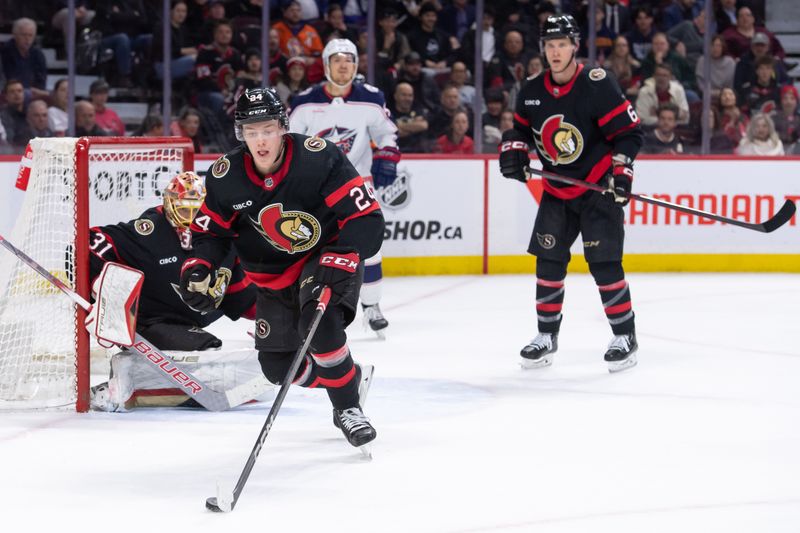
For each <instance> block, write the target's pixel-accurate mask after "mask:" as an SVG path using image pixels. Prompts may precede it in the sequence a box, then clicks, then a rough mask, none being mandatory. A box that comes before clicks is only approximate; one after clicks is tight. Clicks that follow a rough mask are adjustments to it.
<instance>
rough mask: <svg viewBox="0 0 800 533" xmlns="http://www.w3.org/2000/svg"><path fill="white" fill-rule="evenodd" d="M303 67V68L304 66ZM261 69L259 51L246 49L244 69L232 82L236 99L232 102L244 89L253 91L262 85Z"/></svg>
mask: <svg viewBox="0 0 800 533" xmlns="http://www.w3.org/2000/svg"><path fill="white" fill-rule="evenodd" d="M303 66H304V67H305V64H304V65H303ZM261 69H262V65H261V50H259V49H258V48H250V49H248V50H247V51H246V52H245V54H244V68H243V69H242V70H240V71H239V72H237V73H236V81H235V82H234V85H235V86H236V89H235V91H234V92H235V93H236V95H237V97H235V98H234V99H233V100H234V101H236V100H237V99H238V95H239V94H241V93H242V92H244V91H245V90H246V89H255V88H257V87H261V86H262V85H263V84H262V82H261V77H262V72H261Z"/></svg>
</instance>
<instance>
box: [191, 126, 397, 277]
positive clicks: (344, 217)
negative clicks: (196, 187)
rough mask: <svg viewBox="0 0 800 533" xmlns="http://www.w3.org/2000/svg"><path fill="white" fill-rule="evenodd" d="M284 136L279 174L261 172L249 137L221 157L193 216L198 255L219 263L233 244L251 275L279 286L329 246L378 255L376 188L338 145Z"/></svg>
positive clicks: (379, 230) (379, 216)
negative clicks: (371, 185)
mask: <svg viewBox="0 0 800 533" xmlns="http://www.w3.org/2000/svg"><path fill="white" fill-rule="evenodd" d="M284 139H285V142H286V146H285V150H286V152H285V156H284V161H283V163H282V164H281V166H280V168H279V169H278V170H277V171H276V172H275V173H274V174H270V175H267V176H263V175H260V174H259V173H258V171H257V170H256V168H255V164H254V163H253V158H252V156H251V155H250V153H249V151H248V150H247V146H246V145H244V144H242V145H241V146H239V147H238V148H236V149H234V150H232V151H230V152H228V153H226V154H225V155H223V156H222V157H220V158H219V159H217V161H215V162H214V164H213V165H212V166H211V169H210V170H209V172H208V175H207V178H206V191H207V195H206V199H205V201H204V203H203V205H202V207H201V208H200V211H199V212H198V213H197V215H196V216H195V219H194V222H193V223H192V232H193V235H194V237H193V238H194V246H195V257H197V258H199V259H203V260H205V261H208V262H209V263H210V264H211V265H218V264H219V262H220V260H221V259H222V258H223V257H225V255H226V254H227V253H228V251H229V250H230V246H231V244H233V245H234V246H235V249H236V253H237V255H238V256H239V259H240V260H241V262H242V266H243V268H244V270H245V271H246V272H247V276H248V278H249V279H250V280H251V281H252V282H253V283H255V284H256V285H258V286H259V287H266V288H270V289H275V290H277V289H282V288H285V287H288V286H290V285H291V284H293V283H294V282H295V281H296V280H297V278H298V277H299V276H300V272H301V270H302V269H303V265H305V263H306V261H307V260H308V259H309V258H310V257H311V255H313V254H314V253H315V252H317V251H318V250H320V249H321V248H322V247H324V246H327V245H331V244H336V245H338V246H350V247H353V248H354V249H355V250H357V251H358V253H359V255H360V256H361V258H362V259H364V258H367V257H371V256H373V255H375V254H376V253H377V252H378V250H380V247H381V243H382V239H383V227H384V223H383V214H382V213H381V210H380V206H379V205H378V202H377V201H376V200H375V197H374V195H373V193H372V189H371V188H369V187H368V186H367V185H365V183H364V179H363V178H362V177H361V176H359V175H358V172H356V169H355V168H354V167H353V165H352V164H351V163H350V162H349V161H348V160H347V157H346V156H345V155H344V153H343V152H342V151H341V150H340V149H339V148H338V147H337V146H336V145H335V144H333V143H330V142H327V141H325V140H324V139H321V138H319V137H309V136H306V135H300V134H295V133H288V134H286V135H285V136H284Z"/></svg>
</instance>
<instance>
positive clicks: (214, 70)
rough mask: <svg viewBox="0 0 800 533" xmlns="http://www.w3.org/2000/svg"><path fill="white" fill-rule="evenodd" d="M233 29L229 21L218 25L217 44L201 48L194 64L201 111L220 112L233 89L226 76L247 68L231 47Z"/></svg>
mask: <svg viewBox="0 0 800 533" xmlns="http://www.w3.org/2000/svg"><path fill="white" fill-rule="evenodd" d="M232 39H233V28H232V26H231V23H230V22H228V21H227V20H223V21H218V22H217V25H216V28H215V29H214V41H213V42H212V43H211V44H209V45H201V46H200V51H199V52H198V54H197V61H196V62H195V79H196V81H195V84H194V87H195V90H197V103H198V105H200V107H205V108H208V109H209V110H211V111H213V112H215V113H218V112H221V110H222V108H223V105H224V103H225V98H226V97H227V96H229V93H230V89H229V88H228V87H227V86H226V84H225V73H226V72H231V73H236V72H238V71H240V70H242V69H243V68H244V64H243V63H242V55H241V53H240V52H239V51H238V50H237V49H236V48H234V47H233V46H231V40H232Z"/></svg>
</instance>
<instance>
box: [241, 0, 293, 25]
mask: <svg viewBox="0 0 800 533" xmlns="http://www.w3.org/2000/svg"><path fill="white" fill-rule="evenodd" d="M227 3H228V8H227V11H228V16H229V17H230V18H234V17H241V18H250V19H255V20H259V21H260V20H261V11H262V9H261V8H262V6H263V5H264V0H227ZM276 3H277V2H275V1H274V0H273V1H272V2H271V4H273V5H274V4H276ZM284 3H285V2H284ZM299 6H300V4H299V3H298V11H297V13H298V17H302V15H303V10H302V9H301V8H300V7H299ZM298 20H299V18H298Z"/></svg>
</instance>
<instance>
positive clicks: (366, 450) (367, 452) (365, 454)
mask: <svg viewBox="0 0 800 533" xmlns="http://www.w3.org/2000/svg"><path fill="white" fill-rule="evenodd" d="M358 451H360V452H361V458H362V459H364V460H366V461H372V446H371V445H369V444H364V445H361V446H359V447H358Z"/></svg>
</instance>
